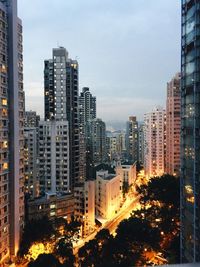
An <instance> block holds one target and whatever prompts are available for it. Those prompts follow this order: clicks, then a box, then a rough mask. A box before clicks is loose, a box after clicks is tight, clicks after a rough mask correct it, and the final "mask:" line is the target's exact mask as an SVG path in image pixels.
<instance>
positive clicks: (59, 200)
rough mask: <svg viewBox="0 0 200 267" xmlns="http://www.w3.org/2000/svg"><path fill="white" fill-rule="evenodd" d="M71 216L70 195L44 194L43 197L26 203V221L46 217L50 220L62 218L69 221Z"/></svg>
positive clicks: (71, 200)
mask: <svg viewBox="0 0 200 267" xmlns="http://www.w3.org/2000/svg"><path fill="white" fill-rule="evenodd" d="M72 215H74V196H73V195H72V194H65V195H56V194H54V193H46V194H45V197H40V198H36V199H33V200H29V201H28V203H27V219H28V220H32V219H40V218H42V217H44V216H47V217H48V218H49V219H50V220H53V219H55V218H64V219H66V220H68V221H70V220H71V216H72Z"/></svg>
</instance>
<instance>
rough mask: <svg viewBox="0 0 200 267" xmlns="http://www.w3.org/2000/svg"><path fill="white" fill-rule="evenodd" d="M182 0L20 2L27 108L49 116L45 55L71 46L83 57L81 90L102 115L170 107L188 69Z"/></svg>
mask: <svg viewBox="0 0 200 267" xmlns="http://www.w3.org/2000/svg"><path fill="white" fill-rule="evenodd" d="M180 2H181V1H180V0H167V1H166V0H139V1H138V0H123V1H122V0H73V1H72V0H71V1H69V0H42V1H41V0H34V1H30V0H29V1H27V0H18V13H19V16H20V18H21V19H22V21H23V29H24V30H23V38H24V88H25V94H26V110H30V109H32V110H36V111H37V112H38V113H39V114H40V115H41V116H42V117H43V69H44V60H45V59H49V58H51V57H52V48H55V47H58V46H63V47H65V48H66V49H67V50H68V52H69V57H70V58H72V59H77V60H78V62H79V88H80V91H81V89H82V87H84V86H86V87H89V88H90V91H91V93H92V94H93V95H95V96H96V98H97V116H98V117H99V118H102V119H103V120H104V121H106V122H107V123H108V124H113V125H120V124H122V123H124V122H125V121H127V119H128V117H129V116H130V115H136V116H137V118H138V120H139V121H142V120H143V115H144V113H145V112H148V111H150V110H151V109H152V108H153V107H154V106H155V105H162V106H165V101H166V84H167V82H168V81H169V80H170V79H171V78H172V77H173V76H174V74H175V73H176V72H178V71H179V70H180V38H181V37H180V14H181V11H180V10H181V9H180V5H181V3H180Z"/></svg>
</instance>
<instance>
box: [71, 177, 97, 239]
mask: <svg viewBox="0 0 200 267" xmlns="http://www.w3.org/2000/svg"><path fill="white" fill-rule="evenodd" d="M74 198H75V212H74V216H75V218H76V219H77V220H79V221H80V222H82V235H83V236H87V235H88V234H90V233H92V232H93V231H94V228H95V181H85V182H83V183H80V184H78V185H76V187H75V188H74Z"/></svg>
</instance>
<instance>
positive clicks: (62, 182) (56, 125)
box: [39, 120, 71, 193]
mask: <svg viewBox="0 0 200 267" xmlns="http://www.w3.org/2000/svg"><path fill="white" fill-rule="evenodd" d="M39 164H40V165H39V179H40V191H41V193H42V192H52V193H68V192H70V190H71V188H70V181H69V177H70V173H69V126H68V122H67V121H56V120H51V121H41V122H40V126H39Z"/></svg>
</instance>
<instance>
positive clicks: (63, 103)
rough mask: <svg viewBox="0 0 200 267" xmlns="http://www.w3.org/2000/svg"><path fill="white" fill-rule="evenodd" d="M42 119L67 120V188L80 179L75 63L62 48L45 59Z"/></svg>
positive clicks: (76, 69)
mask: <svg viewBox="0 0 200 267" xmlns="http://www.w3.org/2000/svg"><path fill="white" fill-rule="evenodd" d="M44 95H45V103H44V106H45V120H51V119H55V120H56V121H68V122H69V158H70V187H71V188H72V189H73V187H74V184H75V183H76V182H78V181H79V121H78V62H77V61H76V60H72V59H70V58H69V57H68V52H67V50H66V49H65V48H63V47H60V48H55V49H53V58H52V59H49V60H45V62H44Z"/></svg>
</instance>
